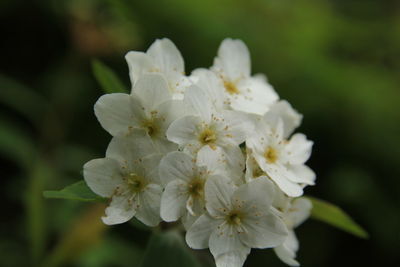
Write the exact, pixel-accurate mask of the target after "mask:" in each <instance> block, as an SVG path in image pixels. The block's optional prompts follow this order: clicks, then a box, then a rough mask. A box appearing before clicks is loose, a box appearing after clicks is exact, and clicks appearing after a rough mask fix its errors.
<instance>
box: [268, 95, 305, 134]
mask: <svg viewBox="0 0 400 267" xmlns="http://www.w3.org/2000/svg"><path fill="white" fill-rule="evenodd" d="M269 113H272V114H275V115H277V116H280V117H281V119H282V120H283V125H284V129H283V132H284V133H283V135H284V137H285V138H287V137H289V136H290V135H291V134H292V133H293V131H294V130H295V129H296V128H297V127H299V126H300V124H301V120H302V119H303V116H302V115H301V114H300V113H298V112H297V111H296V110H295V109H293V108H292V106H291V105H290V104H289V102H287V101H286V100H281V101H279V102H277V103H274V104H272V106H271V108H270V110H269Z"/></svg>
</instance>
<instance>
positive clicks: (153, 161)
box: [140, 154, 162, 184]
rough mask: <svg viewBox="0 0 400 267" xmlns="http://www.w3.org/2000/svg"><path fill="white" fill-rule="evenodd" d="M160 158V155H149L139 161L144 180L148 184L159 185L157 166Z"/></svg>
mask: <svg viewBox="0 0 400 267" xmlns="http://www.w3.org/2000/svg"><path fill="white" fill-rule="evenodd" d="M161 158H162V155H161V154H150V155H148V156H146V157H144V158H142V159H141V161H140V164H141V167H142V168H143V169H144V173H145V176H146V179H147V180H148V181H149V182H150V183H155V184H159V183H160V175H159V166H160V161H161Z"/></svg>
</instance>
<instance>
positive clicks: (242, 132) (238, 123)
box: [222, 110, 255, 145]
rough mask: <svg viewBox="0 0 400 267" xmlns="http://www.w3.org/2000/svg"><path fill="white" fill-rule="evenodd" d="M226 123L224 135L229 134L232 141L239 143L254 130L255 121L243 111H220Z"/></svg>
mask: <svg viewBox="0 0 400 267" xmlns="http://www.w3.org/2000/svg"><path fill="white" fill-rule="evenodd" d="M222 114H223V118H224V120H225V123H226V127H225V129H224V134H225V136H229V137H230V138H231V139H232V140H233V143H234V144H236V145H239V144H241V143H243V142H244V141H245V140H246V138H247V137H248V136H249V135H250V134H251V133H253V132H254V127H255V121H254V120H253V118H252V117H251V116H248V114H245V113H243V112H238V111H231V110H225V111H223V112H222Z"/></svg>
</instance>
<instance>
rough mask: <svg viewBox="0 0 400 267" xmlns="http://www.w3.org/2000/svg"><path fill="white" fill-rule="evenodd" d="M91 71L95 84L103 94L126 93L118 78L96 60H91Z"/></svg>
mask: <svg viewBox="0 0 400 267" xmlns="http://www.w3.org/2000/svg"><path fill="white" fill-rule="evenodd" d="M92 70H93V74H94V76H95V77H96V80H97V82H98V83H99V84H100V86H101V88H102V89H103V91H104V92H105V93H108V94H109V93H126V92H127V91H126V88H125V86H124V84H123V83H122V82H121V80H120V79H119V78H118V76H117V75H116V74H115V73H114V71H113V70H112V69H110V68H109V67H108V66H107V65H105V64H104V63H102V62H101V61H99V60H98V59H93V60H92Z"/></svg>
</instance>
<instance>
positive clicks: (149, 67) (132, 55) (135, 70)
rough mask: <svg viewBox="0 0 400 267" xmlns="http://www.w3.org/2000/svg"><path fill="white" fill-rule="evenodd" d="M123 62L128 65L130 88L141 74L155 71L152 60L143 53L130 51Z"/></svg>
mask: <svg viewBox="0 0 400 267" xmlns="http://www.w3.org/2000/svg"><path fill="white" fill-rule="evenodd" d="M125 60H126V62H127V63H128V67H129V77H130V78H131V83H132V86H133V85H134V84H135V83H136V81H137V80H138V78H139V77H140V76H141V75H142V74H143V73H146V72H152V71H154V70H156V67H155V65H154V62H153V59H152V58H151V57H150V56H149V55H147V54H146V53H143V52H137V51H130V52H128V53H127V54H126V55H125Z"/></svg>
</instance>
